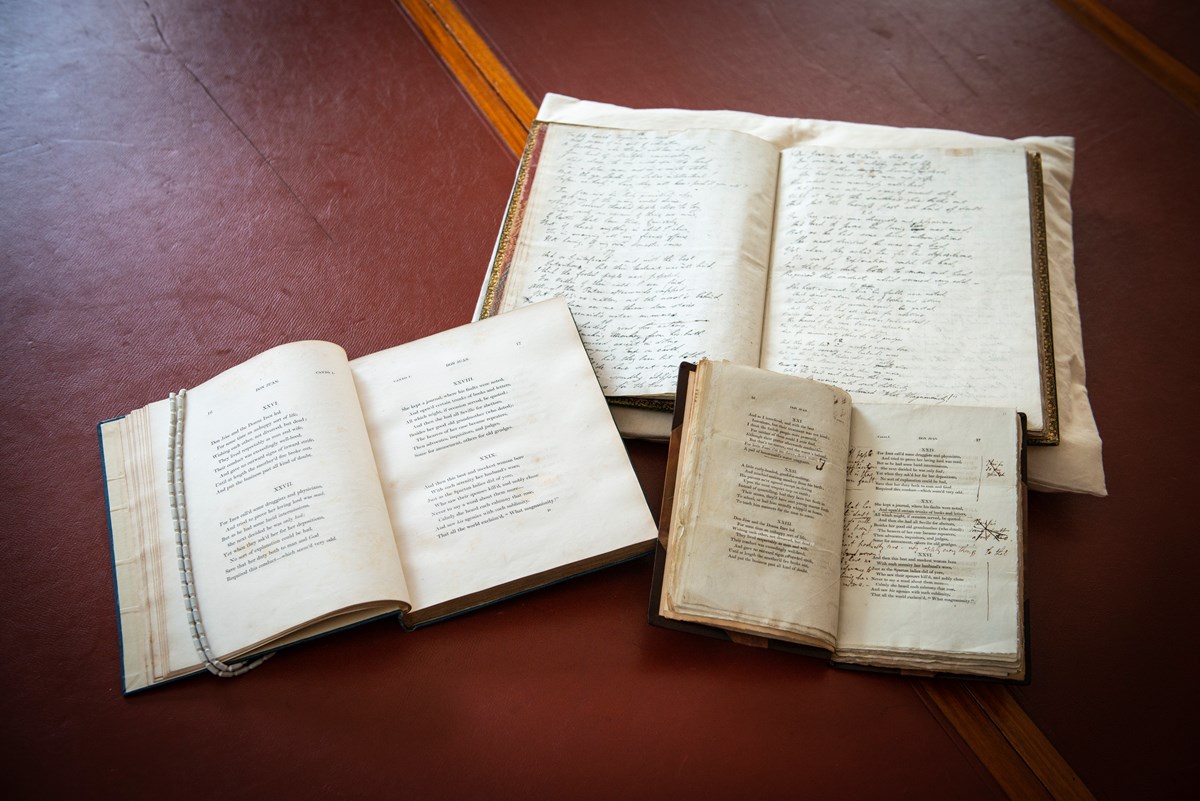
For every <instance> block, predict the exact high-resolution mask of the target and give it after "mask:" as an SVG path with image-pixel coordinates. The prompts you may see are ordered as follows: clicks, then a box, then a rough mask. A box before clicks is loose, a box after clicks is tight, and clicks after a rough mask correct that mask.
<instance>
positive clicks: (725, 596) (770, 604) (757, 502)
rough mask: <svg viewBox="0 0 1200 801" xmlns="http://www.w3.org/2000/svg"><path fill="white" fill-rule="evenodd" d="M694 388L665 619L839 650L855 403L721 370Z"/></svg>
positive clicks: (711, 367) (697, 379)
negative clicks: (836, 646) (845, 505)
mask: <svg viewBox="0 0 1200 801" xmlns="http://www.w3.org/2000/svg"><path fill="white" fill-rule="evenodd" d="M692 385H693V386H695V387H696V389H695V391H694V393H693V395H692V398H691V399H690V400H689V405H688V408H687V410H686V414H687V415H688V419H687V424H686V430H685V433H684V446H683V449H682V456H681V459H680V468H679V473H678V477H677V484H676V493H675V508H674V509H673V511H672V526H671V532H670V542H669V544H668V547H667V564H666V569H665V573H664V582H663V597H664V603H663V605H662V614H664V615H665V616H667V617H674V618H676V619H681V620H699V621H700V622H710V623H714V624H715V625H722V624H721V623H720V621H728V622H729V623H730V624H732V625H730V626H728V627H730V628H737V629H739V630H742V631H749V632H753V633H763V634H769V635H770V636H777V637H783V638H785V639H795V640H798V641H803V642H807V641H811V640H815V641H817V642H819V643H820V644H823V645H825V646H827V647H831V646H832V641H833V636H834V632H835V631H836V630H837V617H838V601H839V593H838V589H839V587H838V585H839V581H838V574H839V569H838V565H839V558H840V557H839V554H840V551H841V541H842V509H843V494H844V490H845V475H846V472H845V470H846V453H847V442H848V437H849V423H850V399H849V397H848V396H847V395H846V393H845V392H842V391H841V390H839V389H837V388H836V387H831V386H827V385H825V384H820V383H817V382H815V381H807V380H803V379H797V378H793V377H789V376H781V375H778V374H773V373H768V372H766V371H764V370H758V369H756V368H753V367H744V366H741V365H734V364H729V363H720V362H704V363H702V364H701V365H700V367H699V370H698V372H697V375H696V376H693V378H692Z"/></svg>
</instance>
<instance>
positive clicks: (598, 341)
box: [480, 123, 1058, 444]
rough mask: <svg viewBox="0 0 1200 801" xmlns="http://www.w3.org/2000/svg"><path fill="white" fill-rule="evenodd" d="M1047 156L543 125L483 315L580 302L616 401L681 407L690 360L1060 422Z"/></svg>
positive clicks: (1053, 435)
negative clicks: (677, 396) (1043, 164)
mask: <svg viewBox="0 0 1200 801" xmlns="http://www.w3.org/2000/svg"><path fill="white" fill-rule="evenodd" d="M1048 287H1049V284H1048V277H1047V267H1046V252H1045V236H1044V226H1043V214H1042V192H1041V173H1040V162H1039V161H1038V157H1037V156H1036V155H1035V154H1027V153H1026V151H1025V150H1024V149H1023V148H1021V147H1019V146H1017V145H1010V146H999V147H990V148H979V149H973V148H949V149H948V148H943V149H928V148H927V149H896V150H883V149H846V148H828V147H814V146H800V147H792V148H785V149H780V148H778V147H776V146H775V145H774V144H772V143H770V142H767V141H765V140H763V139H759V138H757V137H755V136H752V135H750V134H747V133H742V132H739V131H732V130H707V129H689V130H670V131H668V130H624V129H616V128H593V127H587V126H579V125H568V124H560V123H535V124H534V126H533V128H532V130H531V133H530V138H529V142H528V145H527V147H526V150H525V154H524V156H523V160H522V166H521V170H520V172H519V174H518V179H517V183H516V185H515V188H514V191H513V197H512V199H511V202H510V204H509V209H508V213H507V216H506V218H505V220H504V224H503V229H502V232H501V236H500V238H499V241H498V245H497V250H496V255H495V258H494V260H493V264H492V267H491V271H490V274H489V278H488V281H487V284H486V288H485V291H484V296H483V300H482V303H481V308H480V316H483V317H488V316H491V315H494V314H498V313H502V312H505V311H508V310H510V309H514V308H517V307H520V306H523V305H525V304H527V303H530V302H534V301H536V300H539V299H541V298H544V297H549V296H560V295H561V296H563V297H566V298H567V299H568V301H569V302H570V304H571V308H572V310H573V311H574V313H575V316H576V320H577V322H578V323H579V328H580V333H581V335H582V337H583V341H584V345H585V346H586V348H587V350H588V353H589V355H590V357H591V360H592V364H593V367H594V368H595V370H596V373H597V376H598V378H599V380H600V384H601V386H602V387H603V390H604V393H605V395H606V396H608V397H609V399H610V401H612V402H614V403H616V404H623V405H632V406H640V407H644V408H668V409H669V407H670V404H671V399H672V397H673V394H674V391H675V371H676V369H677V366H678V364H679V362H680V361H681V360H687V361H695V360H699V359H701V358H721V359H728V360H730V361H734V362H737V363H739V364H746V365H754V366H760V367H763V368H767V369H770V370H774V371H778V372H783V373H788V374H792V375H801V376H806V377H809V378H814V379H817V380H821V381H826V382H832V383H836V384H838V385H839V386H842V387H844V388H845V389H846V390H847V391H849V392H851V393H852V394H853V395H854V397H855V399H856V400H861V401H864V402H901V403H932V404H955V405H968V406H1008V407H1014V408H1016V409H1018V410H1020V411H1021V412H1023V413H1024V414H1025V415H1026V417H1027V419H1028V434H1027V436H1029V438H1030V441H1031V442H1036V443H1043V444H1054V443H1056V442H1057V440H1058V422H1057V421H1058V416H1057V404H1056V394H1055V382H1054V360H1053V354H1052V345H1051V342H1052V337H1051V330H1050V307H1049V300H1048V298H1049V294H1048Z"/></svg>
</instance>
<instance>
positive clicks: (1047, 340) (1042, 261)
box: [1025, 151, 1059, 445]
mask: <svg viewBox="0 0 1200 801" xmlns="http://www.w3.org/2000/svg"><path fill="white" fill-rule="evenodd" d="M1025 158H1026V164H1027V167H1028V169H1027V172H1028V175H1029V223H1030V228H1031V236H1030V241H1031V242H1032V251H1033V253H1032V255H1033V308H1034V316H1035V324H1036V326H1037V337H1038V359H1039V367H1040V372H1041V377H1042V430H1041V432H1039V433H1036V434H1032V435H1030V436H1028V437H1027V440H1028V442H1029V443H1030V444H1033V445H1057V444H1058V442H1059V427H1058V384H1057V378H1056V376H1055V369H1054V328H1053V326H1052V325H1051V319H1050V258H1049V255H1048V247H1047V241H1046V193H1045V185H1044V184H1043V182H1042V156H1041V154H1040V153H1035V152H1032V151H1028V152H1026V154H1025Z"/></svg>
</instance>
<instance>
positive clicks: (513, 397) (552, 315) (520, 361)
mask: <svg viewBox="0 0 1200 801" xmlns="http://www.w3.org/2000/svg"><path fill="white" fill-rule="evenodd" d="M351 366H352V368H353V370H354V377H355V381H356V382H357V384H358V390H359V396H360V397H361V399H362V406H363V413H364V415H365V417H366V420H367V427H368V429H369V431H370V432H371V441H372V444H373V446H374V448H375V458H376V462H377V464H378V469H379V475H380V478H381V480H382V482H383V486H384V488H385V490H386V492H387V503H388V509H389V512H390V515H391V522H392V527H393V528H394V530H395V536H396V545H397V548H398V549H399V551H400V554H401V558H402V561H403V563H404V571H405V575H406V577H407V579H408V587H409V590H410V591H411V593H412V601H413V609H414V611H417V610H422V609H427V608H429V607H432V606H436V605H438V604H441V603H444V602H447V601H450V600H452V599H456V598H461V597H463V596H467V595H470V594H472V593H476V592H480V591H482V590H486V589H489V588H492V587H496V586H498V585H502V584H505V583H507V582H511V581H515V580H518V579H522V578H525V577H527V576H531V575H535V574H537V573H541V572H543V571H547V570H552V569H555V568H558V567H561V566H563V565H568V564H571V563H574V562H578V561H581V560H585V559H588V558H590V557H594V556H597V555H600V554H605V553H609V552H612V551H616V550H619V549H622V548H626V547H628V546H631V545H635V544H638V543H649V542H651V541H652V540H653V539H654V536H655V530H654V522H653V520H652V518H651V517H650V510H649V508H648V507H647V505H646V500H645V498H644V496H643V495H642V491H641V488H640V486H639V485H638V482H637V478H636V476H635V475H634V473H633V468H632V467H631V465H630V464H629V459H628V456H627V455H626V452H625V448H624V445H623V444H622V443H621V440H620V437H619V435H618V434H617V430H616V428H615V427H614V425H613V422H612V417H611V416H610V415H609V412H608V407H607V404H606V403H605V401H604V398H603V396H602V395H601V393H600V391H599V387H598V386H597V384H596V377H595V375H594V374H593V373H592V369H591V365H590V364H589V362H588V359H587V355H586V353H585V352H584V350H583V346H582V344H581V343H580V340H579V334H578V332H577V331H576V329H575V325H574V323H573V322H572V320H571V314H570V311H569V310H568V308H567V305H566V303H565V302H563V301H562V300H561V299H556V300H551V301H547V302H544V303H539V304H535V305H532V306H528V307H525V308H522V309H517V310H516V311H513V312H511V313H509V314H502V315H499V316H497V317H491V318H488V319H485V320H482V321H479V322H476V323H472V324H470V325H467V326H462V327H460V328H455V329H452V330H450V331H445V332H443V333H441V334H436V335H434V336H431V337H428V338H426V339H423V340H420V341H417V342H412V343H409V344H407V345H401V346H399V347H396V348H392V349H390V350H386V351H381V352H380V353H376V354H372V355H370V356H365V357H363V358H361V359H357V360H355V361H354V362H352V363H351Z"/></svg>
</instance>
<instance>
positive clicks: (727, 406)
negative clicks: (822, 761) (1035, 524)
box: [650, 361, 1027, 681]
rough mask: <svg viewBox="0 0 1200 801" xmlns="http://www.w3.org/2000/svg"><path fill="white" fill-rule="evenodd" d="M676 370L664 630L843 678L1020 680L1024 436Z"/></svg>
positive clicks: (940, 409) (736, 371) (837, 396)
mask: <svg viewBox="0 0 1200 801" xmlns="http://www.w3.org/2000/svg"><path fill="white" fill-rule="evenodd" d="M690 367H691V365H685V366H684V368H683V369H681V370H680V381H679V397H680V399H681V401H682V406H683V408H682V409H680V410H678V411H677V413H676V420H677V421H678V425H677V427H676V429H675V431H673V432H672V437H671V452H670V457H669V459H668V473H667V481H666V485H665V489H664V497H663V513H662V516H661V518H660V529H659V531H660V536H659V541H660V545H661V546H662V547H661V548H660V558H659V561H658V563H657V564H656V571H655V572H656V576H655V587H654V590H653V592H652V598H651V610H650V612H651V614H650V618H651V622H652V623H656V624H658V625H664V626H667V627H671V628H682V629H685V630H694V631H696V632H698V633H710V634H711V633H716V632H721V633H723V634H724V635H725V636H728V637H729V638H730V639H734V640H739V641H744V642H749V643H751V644H757V645H769V644H771V643H772V642H783V643H787V644H790V645H791V646H794V647H795V648H794V649H795V650H801V651H807V652H809V653H812V654H814V655H823V656H825V657H827V658H828V659H830V660H831V662H832V663H833V664H835V665H840V666H847V667H863V668H876V669H889V670H895V671H901V672H914V673H919V674H923V675H929V674H955V675H963V676H976V677H988V678H992V679H1002V680H1011V681H1020V680H1023V679H1024V677H1025V673H1026V666H1027V659H1026V651H1025V635H1024V630H1025V628H1024V627H1025V617H1024V595H1023V590H1024V588H1023V581H1022V542H1023V519H1024V495H1025V492H1024V489H1025V488H1024V483H1023V480H1022V447H1023V431H1022V421H1021V418H1020V416H1019V415H1018V413H1017V412H1016V411H1015V410H1013V409H1011V408H1010V409H1003V408H989V407H971V406H947V405H941V406H932V405H916V404H871V403H862V404H860V403H858V402H857V400H856V401H855V402H853V403H852V402H851V399H850V396H849V395H848V394H847V393H846V392H844V391H843V390H841V389H838V388H837V387H833V386H830V385H828V384H823V383H820V382H817V381H812V380H809V379H804V378H798V377H794V376H785V375H780V374H778V373H772V372H769V371H766V370H761V369H758V368H754V367H746V366H742V365H736V364H732V363H729V362H711V361H703V362H701V363H700V365H699V367H698V368H696V369H695V371H694V372H692V371H691V370H689V369H687V368H690Z"/></svg>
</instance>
